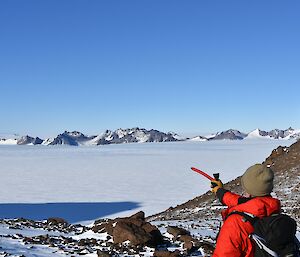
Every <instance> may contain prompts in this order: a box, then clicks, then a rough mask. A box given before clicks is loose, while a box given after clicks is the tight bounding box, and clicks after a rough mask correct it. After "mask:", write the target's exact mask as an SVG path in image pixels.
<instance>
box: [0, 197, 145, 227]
mask: <svg viewBox="0 0 300 257" xmlns="http://www.w3.org/2000/svg"><path fill="white" fill-rule="evenodd" d="M138 207H140V204H139V203H137V202H102V203H0V218H2V219H4V218H7V219H12V218H21V217H22V218H27V219H32V220H44V219H47V218H49V217H60V218H64V219H65V220H67V221H68V222H70V223H76V222H80V221H86V220H94V219H97V218H101V217H105V216H108V215H111V214H115V213H118V212H121V211H128V210H133V209H136V208H138Z"/></svg>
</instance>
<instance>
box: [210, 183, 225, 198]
mask: <svg viewBox="0 0 300 257" xmlns="http://www.w3.org/2000/svg"><path fill="white" fill-rule="evenodd" d="M210 187H211V190H210V191H212V192H213V193H214V194H216V193H217V191H218V189H219V188H223V183H222V181H221V180H219V179H218V180H212V181H211V186H210Z"/></svg>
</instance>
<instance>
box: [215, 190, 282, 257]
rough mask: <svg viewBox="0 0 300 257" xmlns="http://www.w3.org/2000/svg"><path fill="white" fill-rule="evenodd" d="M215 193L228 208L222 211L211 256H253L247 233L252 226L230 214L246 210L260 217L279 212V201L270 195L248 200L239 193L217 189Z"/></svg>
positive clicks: (241, 218)
mask: <svg viewBox="0 0 300 257" xmlns="http://www.w3.org/2000/svg"><path fill="white" fill-rule="evenodd" d="M217 195H218V197H219V199H220V200H221V202H222V203H223V204H224V205H227V206H228V208H227V209H226V210H224V211H222V218H223V221H224V223H223V226H222V227H221V230H220V233H219V236H218V239H217V245H216V249H215V251H214V253H213V257H253V255H254V254H253V252H254V249H253V247H252V243H251V240H250V238H249V234H250V233H252V232H253V226H252V225H251V224H250V222H249V221H243V217H242V216H241V215H239V214H234V215H230V216H229V217H228V218H227V219H226V217H227V216H228V214H229V213H231V212H233V211H240V212H246V213H250V214H253V215H255V216H256V217H259V218H262V217H264V216H269V215H271V214H272V213H279V212H280V201H279V200H278V199H275V198H272V197H271V196H261V197H255V198H252V199H250V200H248V199H247V198H244V197H241V196H240V195H237V194H234V193H231V192H229V191H225V190H224V189H219V190H218V192H217Z"/></svg>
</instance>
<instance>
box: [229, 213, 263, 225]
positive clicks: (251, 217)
mask: <svg viewBox="0 0 300 257" xmlns="http://www.w3.org/2000/svg"><path fill="white" fill-rule="evenodd" d="M233 214H238V215H240V216H242V217H243V221H244V222H247V221H249V222H250V223H251V225H252V226H254V224H255V222H256V221H257V220H258V219H259V218H258V217H256V216H254V215H253V214H251V213H247V212H241V211H233V212H231V213H229V214H228V215H227V216H226V219H228V217H229V216H231V215H233ZM226 219H225V220H226Z"/></svg>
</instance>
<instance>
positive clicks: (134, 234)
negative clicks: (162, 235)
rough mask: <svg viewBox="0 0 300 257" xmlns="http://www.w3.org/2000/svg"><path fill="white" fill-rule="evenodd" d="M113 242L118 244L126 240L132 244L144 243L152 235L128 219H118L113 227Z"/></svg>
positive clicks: (149, 239)
mask: <svg viewBox="0 0 300 257" xmlns="http://www.w3.org/2000/svg"><path fill="white" fill-rule="evenodd" d="M113 238H114V243H115V244H119V243H123V242H125V241H127V240H129V241H130V243H131V244H132V245H146V244H147V243H149V241H151V239H152V237H151V236H150V234H148V233H147V232H146V231H145V230H144V229H142V228H141V227H139V226H137V225H135V224H134V223H131V222H128V221H125V220H124V221H119V222H117V224H116V226H115V227H114V229H113Z"/></svg>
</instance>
